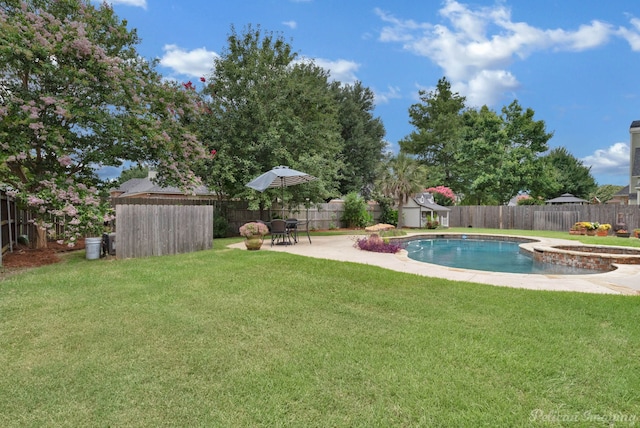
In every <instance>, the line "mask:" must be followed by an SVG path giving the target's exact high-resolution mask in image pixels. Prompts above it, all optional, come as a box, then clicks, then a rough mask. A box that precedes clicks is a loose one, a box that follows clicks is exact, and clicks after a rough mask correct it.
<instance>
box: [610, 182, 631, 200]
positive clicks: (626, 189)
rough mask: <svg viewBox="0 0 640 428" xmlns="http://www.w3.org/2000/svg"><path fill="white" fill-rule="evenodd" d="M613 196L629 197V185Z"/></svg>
mask: <svg viewBox="0 0 640 428" xmlns="http://www.w3.org/2000/svg"><path fill="white" fill-rule="evenodd" d="M613 196H627V197H628V196H629V185H628V184H627V185H626V186H624V187H623V188H622V189H620V190H618V192H617V193H615V194H614V195H613Z"/></svg>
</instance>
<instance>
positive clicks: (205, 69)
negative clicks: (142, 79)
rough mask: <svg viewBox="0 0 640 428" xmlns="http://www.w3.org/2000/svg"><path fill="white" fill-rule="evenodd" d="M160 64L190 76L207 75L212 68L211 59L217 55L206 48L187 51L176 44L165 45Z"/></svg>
mask: <svg viewBox="0 0 640 428" xmlns="http://www.w3.org/2000/svg"><path fill="white" fill-rule="evenodd" d="M163 50H164V55H163V56H162V58H160V65H162V66H163V67H167V68H170V69H172V70H173V71H174V72H175V73H178V74H183V75H187V76H191V77H201V76H207V75H209V74H210V73H211V71H212V70H213V59H214V58H215V57H217V56H218V54H216V53H215V52H212V51H208V50H207V49H206V48H198V49H193V50H191V51H187V50H184V49H182V48H181V47H179V46H177V45H165V46H164V48H163Z"/></svg>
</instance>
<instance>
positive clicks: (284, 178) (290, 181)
mask: <svg viewBox="0 0 640 428" xmlns="http://www.w3.org/2000/svg"><path fill="white" fill-rule="evenodd" d="M313 180H317V178H316V177H314V176H313V175H309V174H307V173H306V172H301V171H296V170H295V169H291V168H289V167H288V166H282V165H280V166H276V167H275V168H273V169H272V170H271V171H267V172H265V173H264V174H262V175H260V176H258V177H256V178H254V179H253V180H251V181H250V182H249V183H247V184H246V186H247V187H250V188H252V189H255V190H257V191H258V192H264V191H265V190H267V189H269V188H277V187H280V188H282V215H283V216H284V188H285V187H288V186H295V185H296V184H300V183H307V182H309V181H313Z"/></svg>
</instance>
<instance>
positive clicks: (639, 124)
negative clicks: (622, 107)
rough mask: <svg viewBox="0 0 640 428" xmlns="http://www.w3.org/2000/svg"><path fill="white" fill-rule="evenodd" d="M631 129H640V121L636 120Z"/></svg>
mask: <svg viewBox="0 0 640 428" xmlns="http://www.w3.org/2000/svg"><path fill="white" fill-rule="evenodd" d="M630 128H640V120H634V121H633V122H631V126H630Z"/></svg>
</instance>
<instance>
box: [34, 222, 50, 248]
mask: <svg viewBox="0 0 640 428" xmlns="http://www.w3.org/2000/svg"><path fill="white" fill-rule="evenodd" d="M33 245H34V247H35V248H36V249H40V248H47V229H45V228H44V227H42V226H40V225H36V240H35V242H34V243H33Z"/></svg>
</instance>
